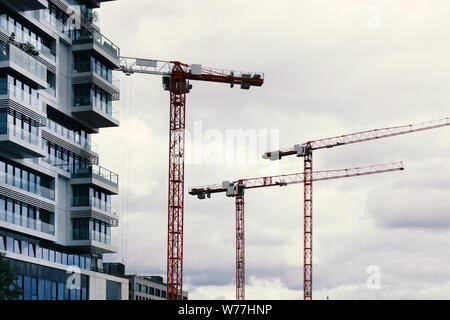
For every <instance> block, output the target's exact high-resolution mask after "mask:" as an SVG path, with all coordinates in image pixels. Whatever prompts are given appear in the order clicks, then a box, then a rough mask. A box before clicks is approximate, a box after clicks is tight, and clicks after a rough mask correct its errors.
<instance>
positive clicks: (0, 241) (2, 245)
mask: <svg viewBox="0 0 450 320" xmlns="http://www.w3.org/2000/svg"><path fill="white" fill-rule="evenodd" d="M0 250H6V239H5V236H0Z"/></svg>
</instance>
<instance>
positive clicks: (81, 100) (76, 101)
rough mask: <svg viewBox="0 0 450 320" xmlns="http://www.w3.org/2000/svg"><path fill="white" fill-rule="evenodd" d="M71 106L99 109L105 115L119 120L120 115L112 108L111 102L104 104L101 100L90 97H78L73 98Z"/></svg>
mask: <svg viewBox="0 0 450 320" xmlns="http://www.w3.org/2000/svg"><path fill="white" fill-rule="evenodd" d="M73 106H74V108H77V107H87V106H90V107H94V108H96V109H99V110H101V111H103V112H105V113H106V114H108V115H110V116H111V117H113V118H114V119H117V120H119V117H120V113H119V111H118V110H117V109H116V108H114V107H113V106H112V102H111V101H109V102H106V101H104V100H101V99H92V98H91V97H90V96H79V97H74V98H73Z"/></svg>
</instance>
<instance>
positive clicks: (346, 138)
mask: <svg viewBox="0 0 450 320" xmlns="http://www.w3.org/2000/svg"><path fill="white" fill-rule="evenodd" d="M446 126H450V118H448V117H447V118H443V119H438V120H433V121H427V122H420V123H415V124H410V125H403V126H396V127H388V128H381V129H373V130H367V131H361V132H356V133H351V134H346V135H341V136H336V137H331V138H325V139H319V140H313V141H307V142H305V143H303V144H296V145H294V146H293V147H291V148H288V149H281V150H278V151H271V152H266V153H264V154H263V158H264V159H269V160H280V159H282V158H283V157H286V156H291V155H296V156H297V157H303V165H304V174H305V183H304V205H303V217H304V234H303V240H304V250H303V263H304V264H303V299H304V300H311V299H312V272H313V269H312V239H313V237H312V231H313V228H312V226H313V198H312V195H313V179H311V178H310V173H311V172H312V166H313V161H312V159H313V151H314V150H319V149H330V148H334V147H337V146H343V145H348V144H354V143H359V142H366V141H371V140H378V139H383V138H388V137H393V136H398V135H403V134H408V133H414V132H419V131H425V130H431V129H437V128H442V127H446Z"/></svg>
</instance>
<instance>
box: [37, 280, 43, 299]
mask: <svg viewBox="0 0 450 320" xmlns="http://www.w3.org/2000/svg"><path fill="white" fill-rule="evenodd" d="M44 286H45V282H44V279H42V278H39V281H38V299H39V300H44V298H45V295H44V291H45V290H44V289H45V288H44Z"/></svg>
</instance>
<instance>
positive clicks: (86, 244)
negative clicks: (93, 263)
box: [67, 239, 118, 254]
mask: <svg viewBox="0 0 450 320" xmlns="http://www.w3.org/2000/svg"><path fill="white" fill-rule="evenodd" d="M67 245H68V246H73V247H76V248H77V250H81V251H83V252H86V251H87V252H91V253H95V254H102V253H116V252H117V251H118V248H117V247H115V246H112V245H111V240H109V243H106V242H100V241H96V240H94V239H89V240H70V241H69V242H68V244H67Z"/></svg>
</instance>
